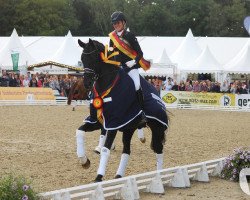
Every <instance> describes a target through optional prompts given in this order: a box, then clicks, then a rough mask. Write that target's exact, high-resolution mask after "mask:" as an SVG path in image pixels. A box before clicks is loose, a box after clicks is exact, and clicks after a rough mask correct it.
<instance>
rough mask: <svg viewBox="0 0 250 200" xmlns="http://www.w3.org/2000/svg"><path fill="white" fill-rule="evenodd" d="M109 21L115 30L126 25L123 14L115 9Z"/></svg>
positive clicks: (119, 29) (120, 29) (121, 28)
mask: <svg viewBox="0 0 250 200" xmlns="http://www.w3.org/2000/svg"><path fill="white" fill-rule="evenodd" d="M111 23H112V25H113V27H114V29H115V30H116V31H118V32H119V31H122V30H123V29H125V25H126V18H125V15H124V14H123V13H122V12H121V11H115V12H114V13H113V14H112V15H111Z"/></svg>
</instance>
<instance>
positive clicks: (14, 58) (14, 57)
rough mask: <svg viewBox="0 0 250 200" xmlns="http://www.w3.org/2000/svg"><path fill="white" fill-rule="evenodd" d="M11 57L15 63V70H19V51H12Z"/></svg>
mask: <svg viewBox="0 0 250 200" xmlns="http://www.w3.org/2000/svg"><path fill="white" fill-rule="evenodd" d="M11 59H12V63H13V70H14V71H17V70H18V61H19V53H18V52H13V53H11Z"/></svg>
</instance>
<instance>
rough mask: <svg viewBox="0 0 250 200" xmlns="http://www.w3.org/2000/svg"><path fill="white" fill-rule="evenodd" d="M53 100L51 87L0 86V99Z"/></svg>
mask: <svg viewBox="0 0 250 200" xmlns="http://www.w3.org/2000/svg"><path fill="white" fill-rule="evenodd" d="M31 96H32V99H33V100H55V96H54V92H53V90H52V89H51V88H32V87H30V88H24V87H0V100H30V99H31Z"/></svg>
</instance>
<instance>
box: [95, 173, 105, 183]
mask: <svg viewBox="0 0 250 200" xmlns="http://www.w3.org/2000/svg"><path fill="white" fill-rule="evenodd" d="M102 177H103V175H101V174H98V175H97V177H96V178H95V181H94V182H95V183H98V182H102Z"/></svg>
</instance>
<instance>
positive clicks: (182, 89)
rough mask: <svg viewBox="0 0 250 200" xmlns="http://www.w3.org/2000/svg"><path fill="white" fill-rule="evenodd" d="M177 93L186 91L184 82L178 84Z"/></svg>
mask: <svg viewBox="0 0 250 200" xmlns="http://www.w3.org/2000/svg"><path fill="white" fill-rule="evenodd" d="M179 91H186V86H185V83H184V81H181V82H180V85H179Z"/></svg>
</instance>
